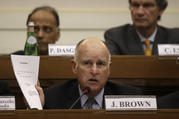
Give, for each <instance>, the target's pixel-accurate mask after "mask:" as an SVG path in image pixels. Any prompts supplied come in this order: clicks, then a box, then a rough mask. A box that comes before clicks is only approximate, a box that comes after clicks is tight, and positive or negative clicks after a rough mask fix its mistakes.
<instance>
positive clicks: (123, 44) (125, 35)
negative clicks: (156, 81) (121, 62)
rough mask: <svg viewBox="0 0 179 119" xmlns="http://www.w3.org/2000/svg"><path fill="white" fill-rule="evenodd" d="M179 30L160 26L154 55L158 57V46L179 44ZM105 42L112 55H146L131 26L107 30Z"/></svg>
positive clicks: (154, 45) (153, 49)
mask: <svg viewBox="0 0 179 119" xmlns="http://www.w3.org/2000/svg"><path fill="white" fill-rule="evenodd" d="M178 34H179V29H176V28H175V29H168V28H165V27H162V26H158V31H157V33H156V36H155V39H154V43H153V48H152V54H153V55H157V54H158V49H157V44H175V43H179V35H178ZM104 37H105V42H106V44H107V46H108V48H109V50H110V52H111V54H112V55H144V50H143V47H142V43H141V40H140V38H139V36H138V34H137V32H136V30H135V27H134V26H133V25H130V24H126V25H124V26H120V27H115V28H111V29H109V30H107V31H106V32H105V34H104Z"/></svg>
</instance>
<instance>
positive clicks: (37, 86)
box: [35, 81, 45, 107]
mask: <svg viewBox="0 0 179 119" xmlns="http://www.w3.org/2000/svg"><path fill="white" fill-rule="evenodd" d="M35 88H36V89H37V91H38V93H39V96H40V101H41V104H42V107H43V106H44V104H45V97H44V92H43V89H42V88H41V87H40V82H39V81H38V82H37V85H35Z"/></svg>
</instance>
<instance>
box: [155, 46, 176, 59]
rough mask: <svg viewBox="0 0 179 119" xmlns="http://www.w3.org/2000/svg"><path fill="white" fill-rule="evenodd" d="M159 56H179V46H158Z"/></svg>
mask: <svg viewBox="0 0 179 119" xmlns="http://www.w3.org/2000/svg"><path fill="white" fill-rule="evenodd" d="M158 54H159V56H172V55H173V56H174V55H179V44H158Z"/></svg>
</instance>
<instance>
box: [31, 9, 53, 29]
mask: <svg viewBox="0 0 179 119" xmlns="http://www.w3.org/2000/svg"><path fill="white" fill-rule="evenodd" d="M30 21H33V22H35V24H36V25H48V26H49V25H54V26H56V19H55V17H54V16H53V14H52V13H50V12H48V11H45V12H41V11H39V12H36V13H34V14H33V15H32V16H31V18H30Z"/></svg>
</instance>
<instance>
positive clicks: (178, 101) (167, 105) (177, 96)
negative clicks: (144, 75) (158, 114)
mask: <svg viewBox="0 0 179 119" xmlns="http://www.w3.org/2000/svg"><path fill="white" fill-rule="evenodd" d="M157 105H158V108H163V109H179V91H176V92H173V93H171V94H168V95H166V96H163V97H160V98H159V99H158V100H157Z"/></svg>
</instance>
